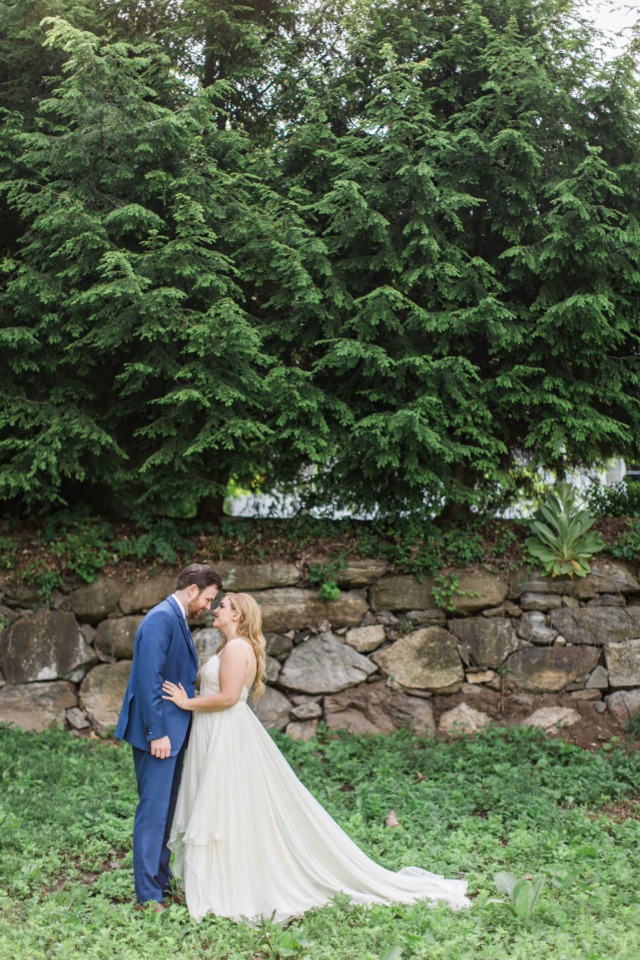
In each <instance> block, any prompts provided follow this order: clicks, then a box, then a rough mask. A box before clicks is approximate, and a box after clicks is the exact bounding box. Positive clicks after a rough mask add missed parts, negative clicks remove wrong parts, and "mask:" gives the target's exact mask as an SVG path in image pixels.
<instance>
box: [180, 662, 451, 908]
mask: <svg viewBox="0 0 640 960" xmlns="http://www.w3.org/2000/svg"><path fill="white" fill-rule="evenodd" d="M219 671H220V661H219V659H218V657H217V656H213V657H212V658H211V659H210V660H208V661H207V663H206V664H205V666H204V667H203V669H202V673H201V693H202V695H203V696H207V695H210V694H212V693H217V692H218V691H219V689H220V688H219V680H218V678H219ZM246 701H247V690H246V689H244V690H243V692H242V696H241V698H240V700H239V702H238V703H237V704H236V705H235V706H233V707H230V708H229V709H227V710H220V711H217V712H214V711H211V712H208V713H207V712H204V711H203V712H201V713H198V712H197V713H195V714H194V717H193V724H192V727H191V735H190V738H189V746H188V750H187V755H186V758H185V764H184V771H183V775H182V782H181V785H180V792H179V795H178V801H177V805H176V811H175V815H174V819H173V824H172V828H171V834H170V838H169V847H170V848H171V850H172V851H173V854H174V863H173V872H174V874H175V875H176V876H178V877H180V878H181V879H182V881H183V885H184V891H185V897H186V902H187V907H188V908H189V913H190V914H191V916H192V917H194V918H195V919H196V920H202V918H203V917H204V916H205V915H206V914H208V913H213V914H215V915H217V916H221V917H230V918H231V919H233V920H237V921H248V922H254V923H255V922H260V920H262V919H264V920H270V919H273V920H274V921H275V922H280V923H281V922H284V921H286V920H288V919H290V918H291V917H295V916H299V915H301V914H303V913H304V912H305V911H306V910H309V909H311V908H312V907H318V906H322V905H323V904H326V903H327V902H328V901H329V900H331V899H332V898H333V897H334V896H336V894H338V893H343V894H346V895H347V896H348V897H349V898H350V899H351V900H352V901H353V902H354V903H360V904H372V903H388V902H393V903H413V902H414V901H416V900H421V899H427V900H430V901H444V902H445V903H447V904H448V905H449V906H450V907H452V908H453V909H454V910H459V909H463V908H464V907H468V906H469V905H470V903H469V900H468V899H467V897H466V896H465V892H466V882H465V881H463V880H445V879H444V878H443V877H441V876H439V875H437V874H434V873H429V872H427V871H426V870H421V869H420V868H418V867H405V868H404V869H403V870H401V871H400V872H399V873H394V872H393V871H391V870H386V869H385V868H384V867H381V866H379V865H378V864H377V863H375V862H374V861H373V860H370V859H369V857H367V856H366V854H364V853H363V852H362V850H360V848H359V847H358V846H357V845H356V844H355V843H354V842H353V841H352V840H350V839H349V837H348V836H347V835H346V833H345V832H344V831H343V830H342V829H341V827H339V826H338V824H337V823H336V822H335V820H333V819H332V817H330V816H329V814H328V813H327V811H326V810H325V809H324V808H323V807H322V806H321V805H320V804H319V803H318V801H317V800H316V799H315V797H313V796H312V794H311V793H309V791H308V790H307V789H306V787H304V786H303V785H302V783H301V782H300V781H299V780H298V778H297V776H296V775H295V773H294V772H293V770H292V769H291V767H290V766H289V764H288V763H287V761H286V760H285V758H284V756H283V755H282V753H281V752H280V750H279V749H278V747H277V746H276V744H275V743H274V741H273V740H272V739H271V737H270V736H269V734H268V733H267V731H266V730H265V729H264V727H263V726H262V724H261V723H260V721H259V720H258V718H257V717H256V716H255V714H254V713H253V711H252V710H251V708H250V707H249V705H248V704H247V702H246Z"/></svg>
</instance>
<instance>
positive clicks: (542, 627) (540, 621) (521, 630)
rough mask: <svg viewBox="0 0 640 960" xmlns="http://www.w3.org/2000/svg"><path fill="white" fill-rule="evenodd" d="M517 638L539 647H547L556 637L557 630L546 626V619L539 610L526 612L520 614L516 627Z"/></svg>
mask: <svg viewBox="0 0 640 960" xmlns="http://www.w3.org/2000/svg"><path fill="white" fill-rule="evenodd" d="M517 633H518V636H519V637H522V639H523V640H526V641H527V643H535V644H538V646H541V647H548V646H549V645H550V644H552V643H553V641H554V640H555V639H556V637H557V636H558V633H559V631H558V629H557V628H555V627H549V626H548V625H547V618H546V617H545V615H544V613H542V612H541V611H539V610H528V611H527V612H526V613H523V614H522V617H521V618H520V622H519V623H518V626H517Z"/></svg>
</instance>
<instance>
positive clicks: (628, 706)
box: [0, 690, 640, 730]
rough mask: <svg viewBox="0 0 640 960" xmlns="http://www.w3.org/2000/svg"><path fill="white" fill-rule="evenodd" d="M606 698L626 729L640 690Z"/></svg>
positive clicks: (636, 709)
mask: <svg viewBox="0 0 640 960" xmlns="http://www.w3.org/2000/svg"><path fill="white" fill-rule="evenodd" d="M0 693H1V691H0ZM604 700H605V703H606V705H607V710H608V711H609V713H610V714H611V715H612V716H614V717H615V718H616V720H617V721H618V723H619V724H620V726H621V727H622V728H623V729H624V730H626V729H627V727H628V726H629V721H630V720H631V718H632V717H634V716H636V715H637V714H638V713H639V712H640V690H618V691H616V693H612V694H610V695H609V696H608V697H605V698H604Z"/></svg>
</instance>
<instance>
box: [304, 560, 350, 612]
mask: <svg viewBox="0 0 640 960" xmlns="http://www.w3.org/2000/svg"><path fill="white" fill-rule="evenodd" d="M346 566H347V561H346V559H345V558H344V557H341V556H338V557H334V558H333V559H331V560H330V561H329V562H328V563H314V564H313V565H312V566H311V567H310V569H309V580H310V582H311V583H313V584H314V585H317V586H318V588H319V589H318V597H319V598H320V600H322V601H323V602H324V603H329V602H331V601H332V600H338V598H339V597H340V587H339V586H338V582H337V579H338V576H339V574H340V571H341V570H344V569H345V568H346Z"/></svg>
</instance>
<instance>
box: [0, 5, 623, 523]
mask: <svg viewBox="0 0 640 960" xmlns="http://www.w3.org/2000/svg"><path fill="white" fill-rule="evenodd" d="M43 18H44V19H43ZM0 27H1V30H2V34H1V36H0V110H2V121H3V123H2V126H1V128H0V178H1V180H2V186H1V187H0V198H1V200H0V202H1V203H2V205H3V206H2V212H3V214H6V216H3V226H2V232H1V233H0V243H1V246H2V250H1V251H0V252H1V255H2V267H1V270H2V274H1V275H2V290H0V365H1V369H0V373H1V377H0V501H2V502H4V503H5V504H7V505H10V506H11V508H12V509H13V510H14V511H19V512H25V511H32V512H33V511H44V512H46V511H48V510H50V509H51V508H52V507H58V506H60V505H61V504H62V505H64V504H65V503H66V504H81V503H84V504H89V505H93V507H94V508H95V507H96V506H99V507H100V509H101V510H102V511H104V512H107V513H110V514H112V515H116V516H117V515H118V514H119V513H120V514H122V513H129V512H130V510H131V509H132V508H133V505H134V504H137V505H138V506H137V508H138V509H140V507H141V506H144V507H145V508H146V509H148V510H151V511H155V512H168V511H170V512H173V513H178V514H181V515H187V516H192V515H193V514H194V513H195V512H196V511H197V512H198V513H199V514H200V515H201V516H215V515H217V514H219V513H220V511H221V509H222V502H223V497H224V494H225V491H226V490H227V489H228V485H229V483H230V482H233V483H234V484H236V485H237V484H242V485H245V486H249V487H252V488H256V489H260V488H261V489H264V490H272V489H274V488H279V489H284V488H286V487H290V486H294V487H296V488H297V492H298V494H299V495H300V496H301V497H302V499H303V501H305V502H306V504H307V505H308V506H309V505H314V504H315V505H316V506H319V507H322V506H325V507H327V508H328V509H333V508H334V507H335V506H336V505H341V506H342V507H346V508H348V509H352V508H360V509H365V510H367V511H369V512H371V513H378V514H381V515H383V516H389V517H393V516H397V515H398V514H407V513H409V512H412V511H414V512H415V511H419V510H423V509H426V510H427V511H428V512H429V514H430V515H432V516H433V515H434V514H439V513H445V514H449V515H451V514H454V513H456V512H459V510H460V509H461V508H463V509H465V510H469V509H472V510H482V509H487V508H489V507H493V506H495V505H496V504H497V503H500V502H502V503H503V502H504V501H505V500H506V499H508V498H509V497H510V496H513V495H517V494H519V493H521V492H522V491H523V489H525V488H526V486H527V484H528V483H529V482H530V478H531V477H532V475H533V474H534V473H535V469H536V468H538V467H544V468H545V469H547V470H551V471H554V472H555V474H556V475H557V476H559V477H562V476H563V474H564V473H565V472H566V471H567V469H569V468H571V467H573V466H584V465H592V464H594V463H597V462H600V461H603V460H604V459H606V458H608V457H610V456H614V455H619V456H625V457H626V458H627V459H630V460H634V459H636V458H637V457H638V456H640V452H639V450H640V407H639V402H638V395H639V392H638V387H639V385H640V383H639V379H640V371H639V367H638V327H639V325H638V303H639V302H640V297H639V294H640V262H639V251H640V234H639V232H638V226H637V224H638V212H639V203H640V201H639V199H638V198H639V197H640V189H639V188H640V182H639V180H640V164H639V160H638V157H639V143H640V132H639V125H638V87H637V83H636V70H635V60H634V57H635V54H634V51H633V47H630V49H629V50H628V51H624V52H623V53H621V54H619V55H618V56H617V57H615V58H609V59H605V58H603V57H602V56H601V55H600V53H599V51H598V45H599V43H600V39H599V38H598V36H597V34H596V33H595V32H594V29H593V28H592V27H591V26H590V24H589V23H588V22H586V21H584V20H581V19H580V17H579V16H576V14H575V4H573V3H572V2H571V0H457V2H452V0H431V2H429V3H427V4H424V3H415V2H413V0H393V2H390V0H366V2H355V0H354V2H352V3H347V4H332V3H321V2H317V3H315V2H314V3H310V4H302V3H297V2H293V0H290V2H285V0H260V2H255V3H246V4H244V3H243V4H239V3H233V4H223V3H217V2H216V3H200V2H199V0H189V2H188V3H186V2H185V3H184V4H177V3H168V4H159V3H155V2H142V0H127V2H125V3H115V2H112V0H100V2H99V0H85V2H84V3H81V2H80V0H57V2H56V3H55V4H43V3H37V2H33V0H5V2H4V3H2V4H0Z"/></svg>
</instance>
